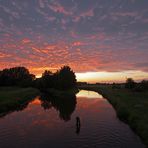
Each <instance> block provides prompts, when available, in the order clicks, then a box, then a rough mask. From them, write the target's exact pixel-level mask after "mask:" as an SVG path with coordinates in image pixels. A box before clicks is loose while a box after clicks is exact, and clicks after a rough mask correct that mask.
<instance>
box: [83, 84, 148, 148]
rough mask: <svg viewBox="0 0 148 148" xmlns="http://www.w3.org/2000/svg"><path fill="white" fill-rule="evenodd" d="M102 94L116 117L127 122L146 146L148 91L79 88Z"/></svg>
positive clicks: (105, 87) (94, 86)
mask: <svg viewBox="0 0 148 148" xmlns="http://www.w3.org/2000/svg"><path fill="white" fill-rule="evenodd" d="M80 89H87V90H93V91H96V92H98V93H100V94H102V95H103V96H104V97H105V98H106V99H107V100H108V101H109V102H110V103H111V104H112V105H113V107H114V108H115V110H116V113H117V115H118V117H119V118H120V119H121V120H123V121H124V122H127V123H128V124H129V125H130V127H131V128H132V129H134V131H135V132H136V133H137V134H138V135H139V136H140V137H141V138H142V139H143V141H144V143H145V144H146V145H147V146H148V91H144V92H134V91H131V90H127V89H124V88H120V89H112V87H111V86H101V87H100V86H97V85H92V86H91V85H89V86H81V87H80Z"/></svg>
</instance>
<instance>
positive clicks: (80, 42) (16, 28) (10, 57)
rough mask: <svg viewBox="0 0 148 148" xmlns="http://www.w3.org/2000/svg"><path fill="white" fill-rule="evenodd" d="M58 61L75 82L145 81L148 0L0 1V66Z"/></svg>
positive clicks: (53, 66) (40, 66)
mask: <svg viewBox="0 0 148 148" xmlns="http://www.w3.org/2000/svg"><path fill="white" fill-rule="evenodd" d="M63 65H69V66H70V67H71V68H72V69H73V70H74V71H75V72H76V75H77V79H78V81H88V82H93V83H94V82H113V81H115V82H122V81H125V79H126V78H127V77H132V78H134V79H135V80H137V81H138V80H142V79H147V78H148V0H0V69H1V70H2V69H4V68H9V67H14V66H25V67H27V68H28V69H29V70H30V72H31V73H33V74H35V75H36V76H40V75H41V73H42V72H43V71H44V70H45V69H49V70H51V71H56V70H57V69H58V68H60V67H61V66H63Z"/></svg>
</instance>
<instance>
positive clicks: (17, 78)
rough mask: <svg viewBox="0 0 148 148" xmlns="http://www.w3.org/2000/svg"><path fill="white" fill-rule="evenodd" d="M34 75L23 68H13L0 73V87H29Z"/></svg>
mask: <svg viewBox="0 0 148 148" xmlns="http://www.w3.org/2000/svg"><path fill="white" fill-rule="evenodd" d="M34 79H35V75H33V74H30V73H29V70H28V69H27V68H25V67H13V68H9V69H4V70H2V71H0V86H22V87H28V86H31V85H32V83H33V81H34Z"/></svg>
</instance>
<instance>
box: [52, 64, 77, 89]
mask: <svg viewBox="0 0 148 148" xmlns="http://www.w3.org/2000/svg"><path fill="white" fill-rule="evenodd" d="M55 77H56V81H57V84H58V85H57V86H58V88H59V89H63V90H64V89H70V88H73V87H75V86H76V76H75V73H74V72H73V71H72V70H71V68H70V67H69V66H63V67H62V68H61V69H60V70H59V71H57V73H56V74H55Z"/></svg>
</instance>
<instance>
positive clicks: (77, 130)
mask: <svg viewBox="0 0 148 148" xmlns="http://www.w3.org/2000/svg"><path fill="white" fill-rule="evenodd" d="M80 128H81V122H80V118H79V117H78V116H77V117H76V134H79V133H80Z"/></svg>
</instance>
